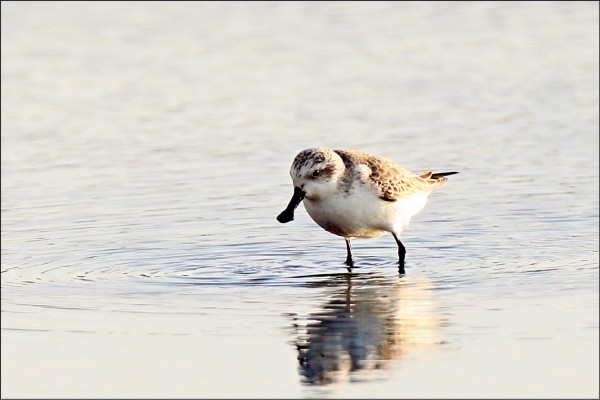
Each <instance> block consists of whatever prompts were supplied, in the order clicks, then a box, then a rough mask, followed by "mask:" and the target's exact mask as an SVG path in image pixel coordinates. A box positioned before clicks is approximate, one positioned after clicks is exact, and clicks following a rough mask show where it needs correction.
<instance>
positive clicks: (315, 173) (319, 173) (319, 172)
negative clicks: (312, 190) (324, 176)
mask: <svg viewBox="0 0 600 400" xmlns="http://www.w3.org/2000/svg"><path fill="white" fill-rule="evenodd" d="M319 175H321V170H316V171H315V172H313V173H312V176H313V178H318V177H319Z"/></svg>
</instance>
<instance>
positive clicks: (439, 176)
mask: <svg viewBox="0 0 600 400" xmlns="http://www.w3.org/2000/svg"><path fill="white" fill-rule="evenodd" d="M454 174H458V172H436V173H435V174H431V179H439V178H441V177H443V176H448V175H454Z"/></svg>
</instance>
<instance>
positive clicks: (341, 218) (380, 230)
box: [304, 190, 429, 237]
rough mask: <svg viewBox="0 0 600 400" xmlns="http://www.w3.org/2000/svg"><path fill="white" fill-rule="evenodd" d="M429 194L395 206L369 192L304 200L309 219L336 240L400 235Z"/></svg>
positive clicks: (359, 191)
mask: <svg viewBox="0 0 600 400" xmlns="http://www.w3.org/2000/svg"><path fill="white" fill-rule="evenodd" d="M428 195H429V192H423V193H418V194H415V195H413V196H410V197H407V198H404V199H400V200H398V201H395V202H389V201H384V200H382V199H380V198H379V197H378V196H377V195H376V194H375V193H373V192H372V191H369V190H355V191H352V192H351V194H350V195H345V194H343V193H339V194H335V195H332V196H328V197H326V198H321V199H319V200H310V199H305V200H304V207H305V208H306V211H307V212H308V214H309V215H310V216H311V218H312V219H313V220H314V221H315V222H316V223H317V224H319V226H321V227H322V228H323V229H325V230H327V231H329V232H331V233H334V234H336V235H339V236H347V237H377V236H381V235H383V234H385V233H386V232H396V233H398V234H399V233H400V232H402V231H403V230H404V229H406V228H408V226H409V224H410V220H411V218H412V217H413V216H414V215H415V214H416V213H418V212H419V211H421V210H422V209H423V207H424V206H425V203H426V202H427V197H428Z"/></svg>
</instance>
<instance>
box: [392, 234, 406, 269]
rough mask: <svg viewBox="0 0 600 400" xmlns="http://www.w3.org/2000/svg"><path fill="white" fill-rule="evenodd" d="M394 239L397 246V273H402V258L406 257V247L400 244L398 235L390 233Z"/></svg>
mask: <svg viewBox="0 0 600 400" xmlns="http://www.w3.org/2000/svg"><path fill="white" fill-rule="evenodd" d="M392 235H393V236H394V239H395V240H396V244H397V245H398V272H399V273H401V274H403V273H404V257H405V256H406V247H404V245H403V244H402V242H401V241H400V239H398V235H396V234H395V233H394V232H392Z"/></svg>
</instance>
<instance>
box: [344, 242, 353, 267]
mask: <svg viewBox="0 0 600 400" xmlns="http://www.w3.org/2000/svg"><path fill="white" fill-rule="evenodd" d="M344 239H345V240H346V250H348V256H347V257H346V265H347V266H348V267H350V268H352V267H353V266H354V256H353V255H352V244H351V243H350V238H348V237H344Z"/></svg>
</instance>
